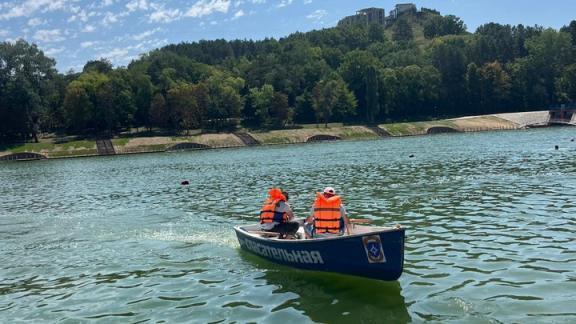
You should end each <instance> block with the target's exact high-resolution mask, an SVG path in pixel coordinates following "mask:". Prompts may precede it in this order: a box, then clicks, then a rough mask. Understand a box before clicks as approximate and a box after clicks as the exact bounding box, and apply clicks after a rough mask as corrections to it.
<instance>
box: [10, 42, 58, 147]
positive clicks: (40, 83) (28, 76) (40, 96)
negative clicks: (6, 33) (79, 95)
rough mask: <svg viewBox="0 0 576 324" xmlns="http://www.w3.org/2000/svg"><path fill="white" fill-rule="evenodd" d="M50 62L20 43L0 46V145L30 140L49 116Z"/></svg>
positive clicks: (35, 49)
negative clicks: (43, 120)
mask: <svg viewBox="0 0 576 324" xmlns="http://www.w3.org/2000/svg"><path fill="white" fill-rule="evenodd" d="M55 64H56V63H55V62H54V60H52V59H50V58H48V57H46V56H44V53H42V51H40V50H39V49H38V47H36V45H30V44H28V43H26V42H25V41H23V40H19V41H17V42H14V43H10V42H2V43H0V141H17V140H20V141H22V140H27V139H28V138H34V139H35V140H36V141H37V140H38V139H37V133H38V132H39V131H40V129H39V127H40V125H41V124H42V120H40V118H41V117H42V116H45V115H49V114H50V113H49V112H47V110H48V109H50V108H51V105H50V104H51V99H53V98H52V96H53V94H54V93H55V92H57V91H58V89H57V88H55V87H50V82H51V81H52V80H53V78H54V76H55V75H56V71H55V69H54V66H55Z"/></svg>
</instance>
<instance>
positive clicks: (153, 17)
mask: <svg viewBox="0 0 576 324" xmlns="http://www.w3.org/2000/svg"><path fill="white" fill-rule="evenodd" d="M154 10H155V11H154V12H153V13H151V14H150V22H158V23H169V22H172V21H174V20H178V19H180V17H182V12H181V11H180V9H165V8H164V6H157V5H154Z"/></svg>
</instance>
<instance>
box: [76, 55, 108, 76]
mask: <svg viewBox="0 0 576 324" xmlns="http://www.w3.org/2000/svg"><path fill="white" fill-rule="evenodd" d="M112 69H113V67H112V62H110V60H109V59H106V58H101V59H99V60H93V61H88V62H87V63H86V64H84V68H83V69H82V72H84V73H87V72H98V73H103V74H107V73H109V72H111V71H112Z"/></svg>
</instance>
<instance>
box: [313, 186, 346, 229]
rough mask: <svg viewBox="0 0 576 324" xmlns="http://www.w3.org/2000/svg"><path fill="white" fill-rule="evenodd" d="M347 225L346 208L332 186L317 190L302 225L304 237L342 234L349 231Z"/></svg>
mask: <svg viewBox="0 0 576 324" xmlns="http://www.w3.org/2000/svg"><path fill="white" fill-rule="evenodd" d="M349 225H350V224H349V221H348V217H347V213H346V208H345V207H344V205H343V204H342V199H341V198H340V196H337V195H336V191H335V190H334V188H332V187H326V188H325V189H324V191H323V192H322V193H320V192H317V193H316V199H315V200H314V204H313V205H312V211H311V214H310V216H308V218H307V219H306V223H305V227H304V229H305V231H306V237H307V238H313V237H327V236H333V235H343V234H344V233H345V232H348V233H349V227H348V226H349Z"/></svg>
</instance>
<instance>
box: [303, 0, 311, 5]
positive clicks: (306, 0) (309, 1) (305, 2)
mask: <svg viewBox="0 0 576 324" xmlns="http://www.w3.org/2000/svg"><path fill="white" fill-rule="evenodd" d="M311 3H312V0H304V4H305V5H307V4H311Z"/></svg>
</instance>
